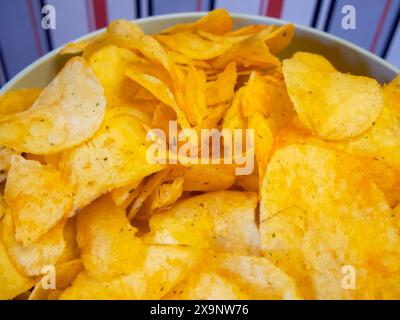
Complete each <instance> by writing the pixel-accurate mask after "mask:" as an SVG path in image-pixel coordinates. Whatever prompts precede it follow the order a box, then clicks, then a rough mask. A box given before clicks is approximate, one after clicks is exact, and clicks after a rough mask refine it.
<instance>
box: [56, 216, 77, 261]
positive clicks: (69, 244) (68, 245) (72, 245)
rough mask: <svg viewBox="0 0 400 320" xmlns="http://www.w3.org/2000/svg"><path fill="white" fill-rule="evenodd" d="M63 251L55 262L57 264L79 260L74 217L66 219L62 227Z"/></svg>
mask: <svg viewBox="0 0 400 320" xmlns="http://www.w3.org/2000/svg"><path fill="white" fill-rule="evenodd" d="M63 233H64V241H65V246H64V250H63V252H62V254H61V256H60V258H59V259H58V260H57V263H58V264H62V263H66V262H69V261H72V260H76V259H79V258H80V255H81V253H80V250H79V246H78V242H77V241H76V234H77V230H76V217H73V218H69V219H67V221H66V223H65V227H64V231H63Z"/></svg>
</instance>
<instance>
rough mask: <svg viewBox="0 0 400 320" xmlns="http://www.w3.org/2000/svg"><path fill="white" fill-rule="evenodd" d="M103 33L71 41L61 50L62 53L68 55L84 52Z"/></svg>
mask: <svg viewBox="0 0 400 320" xmlns="http://www.w3.org/2000/svg"><path fill="white" fill-rule="evenodd" d="M101 37H102V35H100V36H95V37H91V38H89V39H85V40H81V41H78V42H70V43H67V44H66V45H65V46H64V47H62V49H61V50H60V52H59V54H60V55H67V54H80V53H82V52H84V51H85V50H86V49H87V48H88V47H89V46H90V45H91V44H93V43H94V42H96V41H98V40H99V39H100V38H101Z"/></svg>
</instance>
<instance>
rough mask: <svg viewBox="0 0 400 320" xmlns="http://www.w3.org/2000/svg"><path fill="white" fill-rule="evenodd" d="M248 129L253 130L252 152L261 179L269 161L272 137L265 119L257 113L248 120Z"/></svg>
mask: <svg viewBox="0 0 400 320" xmlns="http://www.w3.org/2000/svg"><path fill="white" fill-rule="evenodd" d="M248 127H249V128H252V129H254V151H255V155H256V159H257V163H258V172H259V176H260V177H261V178H262V177H263V176H264V173H265V169H266V167H267V164H268V160H269V153H270V151H271V149H272V145H273V142H274V137H273V134H272V131H271V128H270V126H269V124H268V121H267V119H266V118H265V117H264V116H263V115H262V114H261V113H259V112H256V113H254V114H253V115H252V116H251V117H250V118H249V124H248Z"/></svg>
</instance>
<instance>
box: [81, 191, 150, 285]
mask: <svg viewBox="0 0 400 320" xmlns="http://www.w3.org/2000/svg"><path fill="white" fill-rule="evenodd" d="M136 232H137V230H136V228H134V227H132V226H131V225H130V223H129V220H128V219H127V217H126V214H125V210H124V208H121V207H117V206H116V205H115V204H114V202H113V201H112V199H111V197H109V196H104V197H102V198H100V199H98V200H96V201H95V202H93V203H92V204H91V205H90V206H88V207H87V208H85V209H84V210H83V211H81V212H80V213H79V215H78V216H77V242H78V245H79V248H80V250H81V259H82V262H83V264H84V266H85V270H86V271H87V273H88V274H89V275H90V276H92V277H94V278H96V279H107V278H111V277H115V276H119V275H123V274H127V273H129V272H131V271H132V270H134V269H135V268H136V266H137V260H138V258H139V256H140V255H141V254H142V253H143V246H142V241H141V239H139V238H137V237H136V236H135V233H136Z"/></svg>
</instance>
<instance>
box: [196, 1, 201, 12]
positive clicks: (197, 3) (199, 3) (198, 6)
mask: <svg viewBox="0 0 400 320" xmlns="http://www.w3.org/2000/svg"><path fill="white" fill-rule="evenodd" d="M196 11H201V0H196Z"/></svg>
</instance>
